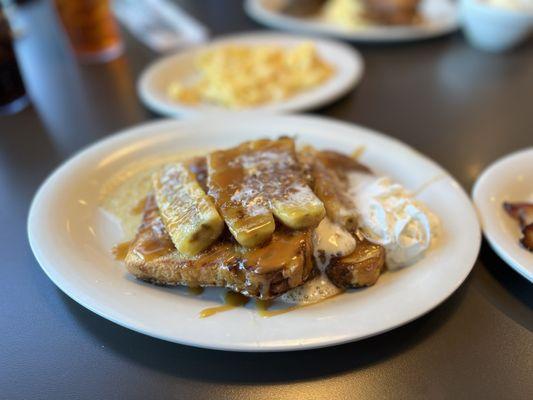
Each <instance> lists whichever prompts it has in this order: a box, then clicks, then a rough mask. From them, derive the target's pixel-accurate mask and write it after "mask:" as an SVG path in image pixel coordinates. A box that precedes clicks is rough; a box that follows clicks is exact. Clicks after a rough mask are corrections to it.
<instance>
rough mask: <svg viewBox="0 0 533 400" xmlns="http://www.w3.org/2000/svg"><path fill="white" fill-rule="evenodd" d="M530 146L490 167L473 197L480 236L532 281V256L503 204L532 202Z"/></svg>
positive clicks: (475, 187)
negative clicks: (508, 202)
mask: <svg viewBox="0 0 533 400" xmlns="http://www.w3.org/2000/svg"><path fill="white" fill-rule="evenodd" d="M531 171H533V147H532V148H529V149H527V150H523V151H519V152H516V153H512V154H510V155H508V156H506V157H504V158H502V159H500V160H498V161H496V162H495V163H494V164H492V165H490V166H489V167H488V168H487V169H486V170H485V171H484V172H483V173H482V174H481V176H480V177H479V178H478V179H477V181H476V184H475V185H474V189H473V190H472V197H473V199H474V203H475V205H476V207H477V210H478V213H479V217H480V219H481V225H482V227H483V233H484V234H485V237H486V238H487V240H488V241H489V243H490V245H491V247H492V248H493V249H494V251H495V252H496V253H498V255H499V256H500V257H501V258H502V259H503V260H504V261H505V262H506V263H507V264H509V265H510V266H511V267H512V268H514V269H515V270H516V271H517V272H518V273H520V274H522V275H523V276H524V277H526V278H527V279H529V280H530V281H531V282H533V253H531V252H530V251H528V250H526V249H524V248H523V247H522V246H521V245H520V243H519V242H518V241H519V239H520V238H521V237H522V235H521V232H520V227H519V225H518V222H517V221H515V220H514V219H512V218H511V217H509V215H508V214H507V212H506V211H505V210H504V209H503V202H504V201H511V202H524V201H526V202H527V201H529V202H533V174H532V173H531Z"/></svg>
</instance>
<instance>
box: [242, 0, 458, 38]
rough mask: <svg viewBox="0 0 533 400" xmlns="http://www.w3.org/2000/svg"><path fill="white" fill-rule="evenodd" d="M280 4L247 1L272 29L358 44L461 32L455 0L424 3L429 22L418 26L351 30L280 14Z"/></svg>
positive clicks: (251, 10) (423, 11) (254, 15)
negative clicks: (328, 37)
mask: <svg viewBox="0 0 533 400" xmlns="http://www.w3.org/2000/svg"><path fill="white" fill-rule="evenodd" d="M277 3H279V2H277V1H272V0H247V1H246V4H245V9H246V12H247V13H248V15H249V16H250V17H251V18H253V19H255V20H256V21H257V22H259V23H261V24H264V25H266V26H269V27H271V28H276V29H283V30H288V31H294V32H300V33H307V34H315V35H327V36H331V37H336V38H339V39H344V40H349V41H354V42H406V41H412V40H422V39H429V38H433V37H437V36H442V35H445V34H448V33H452V32H454V31H456V30H457V29H458V28H459V16H458V11H457V5H456V3H455V2H454V1H452V0H422V2H421V4H420V13H421V14H422V16H423V17H424V19H425V22H424V23H423V24H420V25H417V26H367V27H362V28H359V29H348V28H345V27H342V26H339V25H337V24H333V23H331V22H327V21H323V20H320V19H318V18H297V17H293V16H290V15H286V14H283V13H281V12H279V11H278V9H277V7H276V4H277Z"/></svg>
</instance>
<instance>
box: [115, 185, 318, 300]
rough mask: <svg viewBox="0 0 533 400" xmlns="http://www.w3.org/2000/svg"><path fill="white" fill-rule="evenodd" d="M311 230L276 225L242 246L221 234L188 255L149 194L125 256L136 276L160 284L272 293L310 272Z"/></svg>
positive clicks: (298, 282)
mask: <svg viewBox="0 0 533 400" xmlns="http://www.w3.org/2000/svg"><path fill="white" fill-rule="evenodd" d="M312 252H313V248H312V232H311V230H310V229H307V230H300V231H294V230H289V229H286V228H280V229H278V230H277V231H276V232H275V233H274V234H273V236H272V238H271V240H270V241H269V242H268V243H266V244H265V245H264V246H262V247H258V248H254V249H247V248H244V247H243V246H240V245H239V244H237V243H235V241H234V240H233V239H232V238H231V236H230V235H226V237H224V238H220V239H219V241H217V242H216V243H214V244H213V245H211V246H210V247H209V248H207V249H206V250H204V251H203V252H201V253H200V254H198V255H196V256H194V257H185V256H183V255H182V254H180V253H179V252H178V251H177V250H176V249H175V247H174V245H173V243H172V240H171V238H170V236H169V234H168V233H167V231H166V229H165V226H164V224H163V221H162V219H161V216H160V214H159V209H158V208H157V204H156V201H155V199H154V196H153V195H150V196H148V198H147V201H146V205H145V209H144V213H143V219H142V223H141V226H140V227H139V230H138V232H137V235H136V236H135V238H134V240H133V241H132V243H131V244H130V247H129V251H128V254H127V256H126V259H125V263H126V266H127V269H128V271H129V272H130V273H132V274H133V275H134V276H136V277H137V278H139V279H141V280H144V281H148V282H151V283H155V284H160V285H186V286H190V287H198V286H202V287H203V286H220V287H226V288H228V289H230V290H233V291H235V292H239V293H242V294H244V295H246V296H249V297H255V298H259V299H271V298H275V297H277V296H279V295H281V294H283V293H285V292H286V291H288V290H289V289H292V288H294V287H296V286H299V285H301V284H303V283H304V282H305V281H307V280H308V279H309V278H310V277H311V276H312V275H313V274H314V273H315V267H314V262H313V259H312Z"/></svg>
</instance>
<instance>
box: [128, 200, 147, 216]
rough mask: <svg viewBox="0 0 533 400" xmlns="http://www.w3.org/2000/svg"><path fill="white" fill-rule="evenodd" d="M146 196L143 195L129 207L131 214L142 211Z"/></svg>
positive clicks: (137, 213)
mask: <svg viewBox="0 0 533 400" xmlns="http://www.w3.org/2000/svg"><path fill="white" fill-rule="evenodd" d="M147 200H148V198H147V197H144V198H142V199H141V200H139V202H138V203H137V204H136V205H135V206H134V207H133V208H132V209H131V214H132V215H139V214H141V213H142V212H143V211H144V207H146V202H147Z"/></svg>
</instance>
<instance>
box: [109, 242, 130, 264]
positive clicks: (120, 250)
mask: <svg viewBox="0 0 533 400" xmlns="http://www.w3.org/2000/svg"><path fill="white" fill-rule="evenodd" d="M130 246H131V242H130V241H128V242H123V243H119V244H116V245H115V246H113V248H112V249H111V252H112V253H113V256H115V260H118V261H124V260H125V259H126V256H127V255H128V251H129V249H130Z"/></svg>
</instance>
